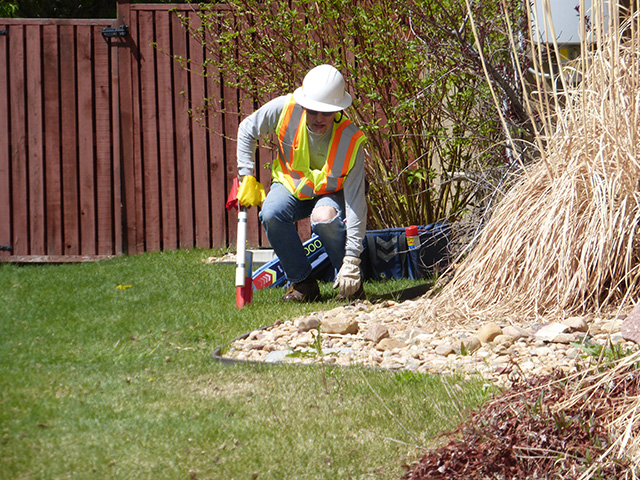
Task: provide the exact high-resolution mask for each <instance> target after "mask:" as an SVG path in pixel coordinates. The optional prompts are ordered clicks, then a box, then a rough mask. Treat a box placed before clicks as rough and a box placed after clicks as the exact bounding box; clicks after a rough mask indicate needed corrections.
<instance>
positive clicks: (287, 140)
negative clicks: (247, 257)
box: [272, 95, 366, 200]
mask: <svg viewBox="0 0 640 480" xmlns="http://www.w3.org/2000/svg"><path fill="white" fill-rule="evenodd" d="M276 131H277V134H278V158H277V159H276V160H275V161H274V162H273V165H272V175H273V179H274V180H275V181H277V182H280V183H282V184H283V185H284V186H285V187H287V189H288V190H289V191H290V192H291V193H292V194H293V195H294V196H295V197H297V198H299V199H300V200H307V199H310V198H314V197H315V196H317V195H322V194H325V193H332V192H337V191H339V190H341V189H342V186H343V183H344V179H345V178H346V176H347V174H348V173H349V171H350V170H351V169H352V168H353V165H354V164H355V161H356V155H357V153H358V148H360V145H361V144H362V143H363V142H364V141H365V140H366V137H365V136H364V134H363V133H362V132H361V131H360V129H359V128H358V127H357V126H355V125H354V124H353V123H352V122H351V121H350V120H347V119H346V118H344V117H343V118H342V119H341V120H340V121H339V122H337V123H336V122H335V121H334V122H333V132H332V133H331V140H330V141H329V150H328V152H327V161H326V163H325V165H324V167H323V168H322V169H321V170H317V169H312V168H311V167H310V161H311V158H310V155H309V134H308V132H307V113H306V112H305V110H304V109H303V108H302V107H301V106H300V105H298V104H297V103H296V102H295V101H294V100H293V95H289V98H288V100H287V105H286V107H285V109H284V110H283V111H282V113H281V114H280V118H279V120H278V126H277V130H276Z"/></svg>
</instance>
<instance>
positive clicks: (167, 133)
mask: <svg viewBox="0 0 640 480" xmlns="http://www.w3.org/2000/svg"><path fill="white" fill-rule="evenodd" d="M156 41H157V43H158V45H159V46H160V49H161V52H160V53H159V54H158V74H157V80H158V130H159V132H158V133H159V137H160V140H159V148H160V190H161V192H162V199H161V207H162V218H163V222H162V247H163V249H175V248H177V247H178V223H177V208H176V204H177V192H176V166H175V158H176V152H175V147H174V143H173V116H174V113H173V100H172V99H173V95H174V94H173V82H172V67H173V59H172V57H171V31H170V18H169V16H168V15H161V16H159V17H157V19H156ZM165 48H167V49H168V50H164V49H165Z"/></svg>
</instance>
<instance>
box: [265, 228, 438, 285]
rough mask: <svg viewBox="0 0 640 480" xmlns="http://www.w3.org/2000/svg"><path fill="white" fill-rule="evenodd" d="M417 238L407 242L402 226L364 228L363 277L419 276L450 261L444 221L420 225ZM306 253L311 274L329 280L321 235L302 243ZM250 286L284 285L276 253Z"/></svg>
mask: <svg viewBox="0 0 640 480" xmlns="http://www.w3.org/2000/svg"><path fill="white" fill-rule="evenodd" d="M417 229H418V238H419V241H416V239H412V241H411V242H409V243H411V244H412V246H414V247H415V248H411V247H410V246H409V244H408V242H407V235H406V231H405V228H404V227H399V228H387V229H383V230H369V231H367V232H366V234H365V237H364V240H363V246H364V250H363V251H362V254H361V255H360V259H361V263H360V267H361V269H362V274H363V279H364V280H385V279H390V278H411V279H414V280H416V279H421V278H427V277H429V276H430V275H432V274H433V273H434V272H435V271H436V270H439V269H443V268H444V267H446V266H447V264H448V262H449V249H448V246H449V233H450V227H449V225H448V224H445V223H434V224H431V225H419V226H418V227H417ZM303 247H304V249H305V254H306V255H307V258H308V259H309V262H310V263H311V267H312V274H313V276H314V278H316V279H318V280H322V281H332V280H333V278H334V275H335V272H334V269H333V266H332V265H331V262H330V261H329V256H328V255H327V253H326V251H325V249H324V246H323V245H322V242H321V241H320V238H319V237H318V236H317V235H315V234H314V235H312V237H311V238H310V239H309V240H307V241H306V242H304V243H303ZM252 278H253V288H254V289H256V290H261V289H263V288H268V287H279V286H284V285H286V282H287V278H286V275H285V273H284V269H283V268H282V265H280V260H279V259H278V257H276V258H275V259H273V260H271V261H270V262H269V263H267V264H265V265H263V266H262V267H260V268H258V269H257V270H256V271H254V272H253V276H252Z"/></svg>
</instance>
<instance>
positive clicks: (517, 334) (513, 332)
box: [502, 325, 531, 341]
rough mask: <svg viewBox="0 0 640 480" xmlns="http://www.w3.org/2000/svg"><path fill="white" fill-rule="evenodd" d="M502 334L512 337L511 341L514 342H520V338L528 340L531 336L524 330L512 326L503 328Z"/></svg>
mask: <svg viewBox="0 0 640 480" xmlns="http://www.w3.org/2000/svg"><path fill="white" fill-rule="evenodd" d="M502 333H503V334H504V335H509V336H510V337H513V339H514V340H516V341H517V340H520V339H521V338H528V337H530V336H531V334H530V333H529V332H527V331H526V330H525V329H524V328H522V327H516V326H513V325H507V326H506V327H504V328H503V329H502Z"/></svg>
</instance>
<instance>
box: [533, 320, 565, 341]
mask: <svg viewBox="0 0 640 480" xmlns="http://www.w3.org/2000/svg"><path fill="white" fill-rule="evenodd" d="M568 329H569V327H568V326H566V325H563V324H561V323H558V322H551V323H547V324H546V325H543V326H542V327H540V328H539V329H538V330H537V331H536V332H535V333H534V334H533V336H534V337H536V338H537V339H538V340H542V341H545V342H552V341H553V339H554V338H556V337H557V336H558V335H560V334H561V333H564V332H566V331H567V330H568Z"/></svg>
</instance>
